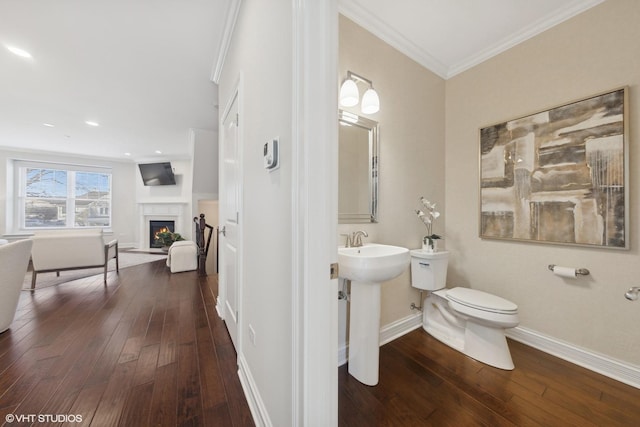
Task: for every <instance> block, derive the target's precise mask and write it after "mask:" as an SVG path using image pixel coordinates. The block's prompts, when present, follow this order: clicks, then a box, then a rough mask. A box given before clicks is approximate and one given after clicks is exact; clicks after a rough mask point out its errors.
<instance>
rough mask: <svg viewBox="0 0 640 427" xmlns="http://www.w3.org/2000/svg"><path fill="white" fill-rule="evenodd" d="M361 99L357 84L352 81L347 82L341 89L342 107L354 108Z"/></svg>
mask: <svg viewBox="0 0 640 427" xmlns="http://www.w3.org/2000/svg"><path fill="white" fill-rule="evenodd" d="M359 99H360V92H358V86H357V85H356V82H354V81H353V80H351V79H347V80H345V81H344V83H342V86H341V87H340V105H342V106H343V107H353V106H354V105H358V101H359Z"/></svg>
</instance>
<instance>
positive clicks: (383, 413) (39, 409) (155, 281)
mask: <svg viewBox="0 0 640 427" xmlns="http://www.w3.org/2000/svg"><path fill="white" fill-rule="evenodd" d="M216 293H217V282H216V277H215V276H209V277H207V278H198V276H197V274H196V273H195V272H187V273H179V274H171V273H169V272H168V270H167V269H166V267H165V266H164V262H163V261H157V262H153V263H149V264H143V265H139V266H135V267H129V268H124V269H122V270H121V271H120V275H119V276H116V275H115V273H109V277H108V285H107V286H106V287H105V286H104V285H103V284H102V276H100V275H99V276H94V277H91V278H86V279H81V280H77V281H75V282H71V283H66V284H62V285H58V286H55V287H51V288H46V289H41V290H37V291H36V292H35V293H34V294H31V293H30V292H23V293H22V295H21V299H20V306H19V311H18V314H17V318H16V320H15V321H14V323H13V325H12V327H11V329H10V330H9V331H7V332H5V333H2V334H0V425H2V424H3V423H5V420H11V421H13V422H11V423H10V422H6V423H5V424H4V425H6V426H18V425H20V426H22V425H35V426H45V425H70V426H80V425H92V426H116V425H120V426H126V427H138V426H147V425H149V426H152V425H153V426H178V425H180V426H182V425H191V426H251V425H253V421H252V418H251V413H250V411H249V408H248V406H247V403H246V400H245V397H244V394H243V392H242V388H241V385H240V382H239V380H238V376H237V367H236V355H235V351H234V349H233V346H232V344H231V341H230V339H229V335H228V334H227V331H226V329H225V326H224V324H223V322H222V321H221V320H220V319H219V318H218V316H217V314H216V312H215V300H214V295H215V294H216ZM510 347H511V351H512V355H513V359H514V362H515V364H516V369H515V370H514V371H502V370H499V369H495V368H491V367H488V366H485V365H483V364H481V363H478V362H476V361H474V360H473V359H470V358H468V357H466V356H464V355H462V354H460V353H458V352H456V351H454V350H452V349H450V348H449V347H447V346H445V345H443V344H441V343H440V342H438V341H436V340H435V339H433V338H431V337H430V336H429V335H427V334H426V333H425V332H424V331H422V330H421V329H419V330H416V331H413V332H411V333H409V334H407V335H405V336H403V337H401V338H399V339H397V340H395V341H393V342H391V343H389V344H387V345H384V346H383V347H381V352H380V367H381V369H380V383H379V384H378V385H377V386H376V387H369V386H365V385H362V384H360V383H359V382H358V381H357V380H355V379H354V378H352V377H351V376H350V375H349V374H348V373H347V367H346V365H345V366H343V367H341V368H339V370H338V375H339V424H340V426H345V427H351V426H367V427H370V426H403V427H404V426H438V427H439V426H456V427H460V426H476V425H477V426H570V425H574V426H581V427H582V426H594V425H597V426H637V425H640V390H639V389H636V388H633V387H630V386H627V385H624V384H622V383H619V382H616V381H614V380H611V379H609V378H606V377H603V376H601V375H598V374H595V373H593V372H591V371H588V370H586V369H583V368H580V367H578V366H575V365H572V364H570V363H567V362H565V361H562V360H560V359H557V358H555V357H553V356H550V355H548V354H545V353H542V352H539V351H537V350H535V349H532V348H530V347H527V346H525V345H522V344H519V343H517V342H513V341H510ZM38 414H40V415H49V416H60V415H62V416H65V415H66V416H69V415H79V416H81V417H82V422H81V423H80V422H77V423H72V422H69V423H62V422H57V421H60V419H45V421H48V422H39V419H33V420H30V421H29V422H18V421H17V420H16V419H10V418H6V416H7V415H9V416H13V415H16V416H21V415H22V416H33V417H35V416H36V415H38ZM23 420H24V419H23ZM62 421H64V419H63V420H62ZM68 421H73V420H68ZM278 427H280V426H278ZM283 427H287V426H283Z"/></svg>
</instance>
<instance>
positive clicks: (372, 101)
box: [362, 88, 380, 114]
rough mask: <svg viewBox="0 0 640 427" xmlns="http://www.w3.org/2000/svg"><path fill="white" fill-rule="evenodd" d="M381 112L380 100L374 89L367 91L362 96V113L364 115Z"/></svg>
mask: <svg viewBox="0 0 640 427" xmlns="http://www.w3.org/2000/svg"><path fill="white" fill-rule="evenodd" d="M379 110H380V98H378V93H377V92H376V91H375V90H373V88H371V89H369V90H367V91H366V92H365V93H364V95H363V96H362V112H363V113H364V114H373V113H377V112H378V111H379Z"/></svg>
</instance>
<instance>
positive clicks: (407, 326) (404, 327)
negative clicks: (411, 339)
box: [338, 312, 422, 366]
mask: <svg viewBox="0 0 640 427" xmlns="http://www.w3.org/2000/svg"><path fill="white" fill-rule="evenodd" d="M421 326H422V313H421V312H420V313H416V314H412V315H410V316H407V317H404V318H402V319H399V320H396V321H395V322H392V323H389V324H387V325H384V326H383V327H382V328H380V345H381V346H382V345H384V344H386V343H388V342H391V341H393V340H395V339H397V338H400V337H401V336H403V335H405V334H408V333H409V332H411V331H413V330H414V329H418V328H420V327H421ZM348 354H349V344H348V343H346V344H345V345H343V346H341V347H340V348H338V366H342V365H344V364H345V363H347V361H348V358H347V355H348Z"/></svg>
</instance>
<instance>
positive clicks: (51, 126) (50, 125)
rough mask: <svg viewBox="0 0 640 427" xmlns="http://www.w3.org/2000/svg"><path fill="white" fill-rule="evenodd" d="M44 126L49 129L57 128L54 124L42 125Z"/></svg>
mask: <svg viewBox="0 0 640 427" xmlns="http://www.w3.org/2000/svg"><path fill="white" fill-rule="evenodd" d="M42 126H46V127H48V128H54V127H56V125H53V124H51V123H43V124H42Z"/></svg>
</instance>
